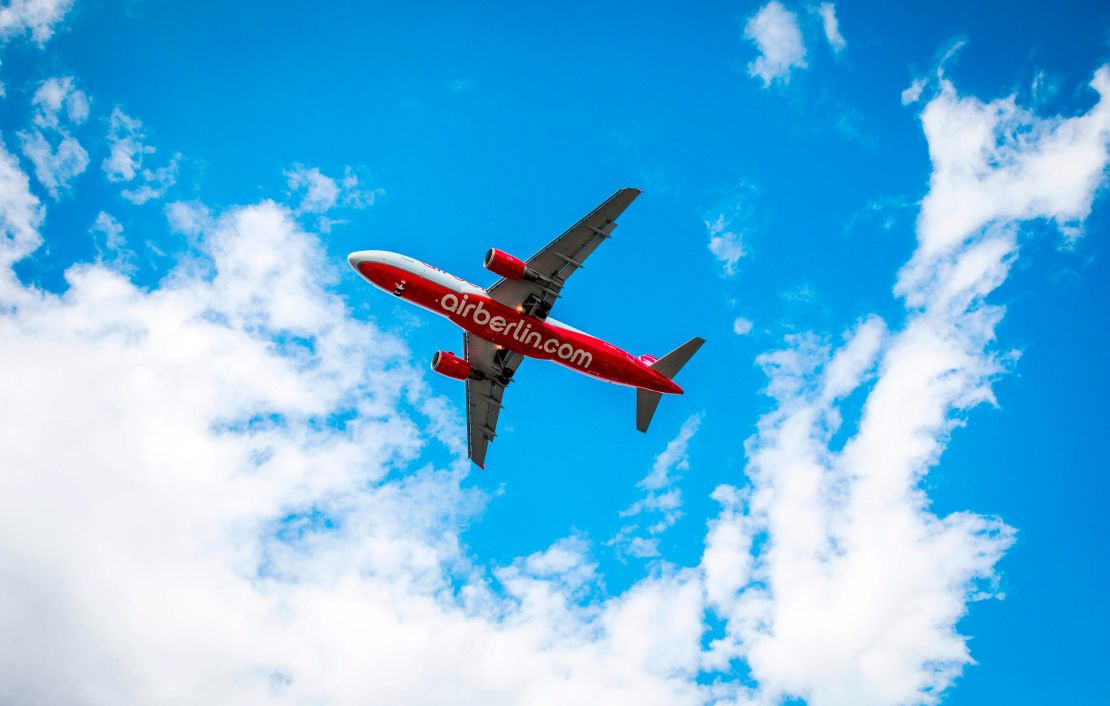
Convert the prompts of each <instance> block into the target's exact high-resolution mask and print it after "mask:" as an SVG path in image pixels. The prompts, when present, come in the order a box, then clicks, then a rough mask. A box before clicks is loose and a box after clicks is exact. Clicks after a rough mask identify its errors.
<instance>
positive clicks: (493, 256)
mask: <svg viewBox="0 0 1110 706" xmlns="http://www.w3.org/2000/svg"><path fill="white" fill-rule="evenodd" d="M482 267H485V268H486V269H487V270H489V271H490V272H492V273H494V274H495V275H501V276H502V277H504V278H505V279H527V280H533V279H535V278H536V273H535V272H533V271H532V270H530V269H529V268H528V265H527V263H525V262H524V260H520V259H518V258H515V257H513V256H512V255H510V254H509V253H507V252H501V251H500V250H498V249H497V248H490V249H489V251H488V252H487V253H486V259H485V260H484V261H483V262H482Z"/></svg>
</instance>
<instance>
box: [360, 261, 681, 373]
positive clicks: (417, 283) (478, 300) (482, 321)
mask: <svg viewBox="0 0 1110 706" xmlns="http://www.w3.org/2000/svg"><path fill="white" fill-rule="evenodd" d="M348 260H349V261H350V263H351V265H352V266H353V267H354V268H355V269H356V270H358V272H359V274H361V275H362V276H363V277H365V278H366V279H367V280H368V281H370V282H371V283H372V284H374V285H375V286H377V287H379V288H380V289H383V290H385V291H387V292H389V293H391V294H393V295H394V296H397V297H398V298H401V299H404V300H406V301H409V302H411V303H413V304H416V305H417V306H420V307H423V308H425V309H428V310H429V311H432V312H434V313H436V314H439V315H440V316H444V317H446V318H448V319H450V320H451V321H452V322H454V323H455V324H456V325H457V326H459V327H460V328H462V329H464V330H465V331H467V332H468V333H470V334H472V335H474V336H479V337H481V338H483V339H485V340H488V341H491V342H492V343H494V344H495V345H497V346H499V347H501V348H504V349H508V350H510V351H513V352H515V353H517V354H520V355H522V356H526V357H529V358H538V359H541V360H551V361H553V362H555V363H558V364H560V365H563V366H565V367H567V368H570V369H571V370H574V371H576V372H580V373H584V374H586V375H590V376H592V377H596V378H600V379H602V380H605V381H607V382H612V383H616V384H618V385H627V386H630V387H636V388H640V389H644V390H651V391H654V392H660V393H671V394H681V392H682V388H680V387H679V386H678V385H677V384H675V383H674V382H673V381H672V380H670V379H668V378H667V377H665V376H663V375H660V374H659V373H658V372H656V371H654V370H652V369H651V367H649V363H648V362H646V361H645V360H643V359H641V358H639V357H637V356H633V355H632V354H630V353H628V352H626V351H624V350H621V349H620V348H618V347H616V346H614V345H612V344H610V343H607V342H605V341H603V340H601V339H599V338H597V337H595V336H591V335H589V334H587V333H584V332H582V331H579V330H577V329H575V328H572V327H570V326H566V325H565V324H562V323H560V322H558V321H556V320H554V319H551V318H547V319H544V320H540V319H537V318H534V317H531V316H528V315H526V314H525V313H523V311H521V310H520V309H519V308H513V307H509V306H506V305H504V304H502V303H500V302H498V301H496V300H495V299H493V298H492V297H491V296H490V295H489V293H488V292H487V291H486V290H485V289H482V288H481V287H479V286H477V285H475V284H471V283H470V282H467V281H465V280H463V279H460V278H458V277H455V276H454V275H451V274H449V273H447V272H444V271H443V270H440V269H438V268H435V267H432V266H431V265H428V264H425V263H423V262H420V261H419V260H415V259H413V258H410V257H407V256H404V255H399V254H397V253H391V252H385V251H380V250H367V251H362V252H357V253H352V254H351V256H350V257H349V258H348Z"/></svg>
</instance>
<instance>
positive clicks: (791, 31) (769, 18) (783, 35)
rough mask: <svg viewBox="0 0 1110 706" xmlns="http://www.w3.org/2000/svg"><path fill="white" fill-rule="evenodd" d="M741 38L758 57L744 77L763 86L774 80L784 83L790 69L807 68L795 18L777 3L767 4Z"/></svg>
mask: <svg viewBox="0 0 1110 706" xmlns="http://www.w3.org/2000/svg"><path fill="white" fill-rule="evenodd" d="M744 37H745V38H746V39H749V40H751V41H752V42H754V43H755V45H756V47H757V48H758V49H759V54H760V55H759V56H758V57H756V59H755V61H753V62H752V63H750V64H748V74H749V75H750V76H753V77H759V78H760V79H762V80H763V85H764V86H770V85H771V83H772V82H773V81H774V80H776V79H782V80H783V81H788V80H790V70H791V69H795V68H798V69H804V68H805V67H806V65H807V64H806V48H805V43H804V42H803V41H802V31H801V29H799V28H798V16H797V15H795V14H794V13H793V12H791V11H789V10H787V9H786V7H784V6H783V4H782V3H780V2H778V0H771V2H769V3H767V4H766V5H764V6H763V7H762V8H761V9H760V10H759V12H757V13H756V14H755V15H753V16H752V17H751V19H749V20H748V23H747V24H746V25H745V26H744Z"/></svg>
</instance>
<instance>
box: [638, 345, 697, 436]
mask: <svg viewBox="0 0 1110 706" xmlns="http://www.w3.org/2000/svg"><path fill="white" fill-rule="evenodd" d="M703 343H705V339H704V338H698V337H697V336H695V337H693V338H691V339H690V340H689V341H687V342H686V343H683V344H682V345H681V346H679V347H678V348H675V349H674V350H673V351H671V352H670V353H668V354H667V355H665V356H663V357H662V358H660V359H659V360H657V361H655V362H654V363H652V364H651V369H652V370H654V371H655V372H657V373H659V374H660V375H665V376H666V377H668V378H673V377H674V376H675V375H677V374H678V371H679V370H682V366H684V365H686V363H687V362H688V361H689V360H690V358H692V357H694V354H695V353H697V352H698V349H699V348H701V344H703ZM662 397H663V395H662V394H661V393H658V392H652V391H651V390H641V389H639V388H637V389H636V429H638V430H639V431H647V430H648V425H649V424H651V418H652V417H654V416H655V408H656V407H658V406H659V400H660V399H662Z"/></svg>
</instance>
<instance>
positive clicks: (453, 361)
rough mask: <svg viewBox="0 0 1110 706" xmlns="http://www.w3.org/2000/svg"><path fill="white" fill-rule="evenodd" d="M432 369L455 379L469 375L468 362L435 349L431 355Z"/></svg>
mask: <svg viewBox="0 0 1110 706" xmlns="http://www.w3.org/2000/svg"><path fill="white" fill-rule="evenodd" d="M432 370H434V371H436V372H437V373H439V374H440V375H446V376H447V377H449V378H455V379H456V380H465V379H467V378H468V377H470V363H468V362H466V361H465V360H463V359H462V358H460V357H458V356H457V355H455V354H454V353H448V352H447V351H436V352H435V355H433V356H432Z"/></svg>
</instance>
